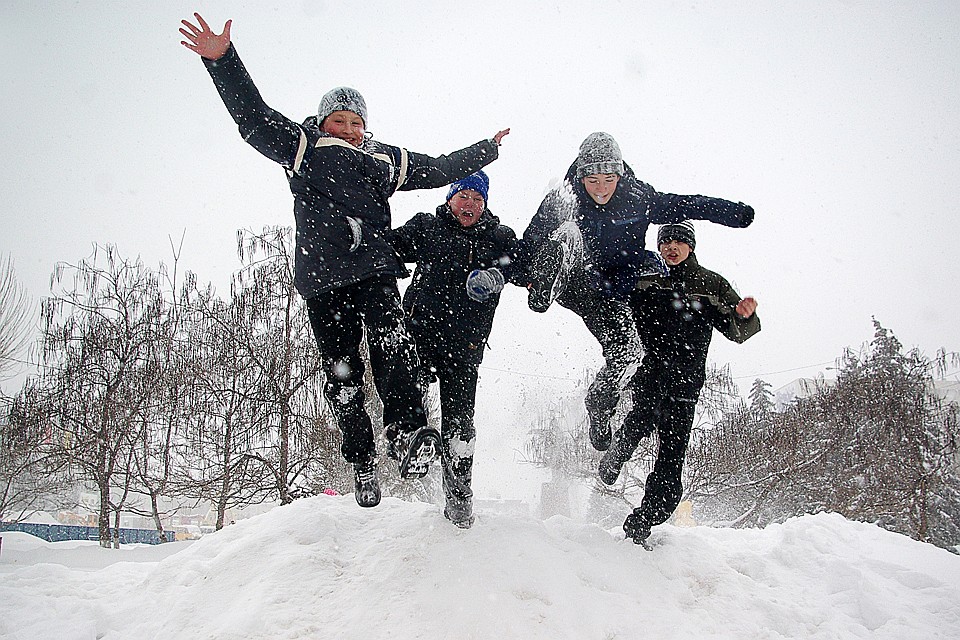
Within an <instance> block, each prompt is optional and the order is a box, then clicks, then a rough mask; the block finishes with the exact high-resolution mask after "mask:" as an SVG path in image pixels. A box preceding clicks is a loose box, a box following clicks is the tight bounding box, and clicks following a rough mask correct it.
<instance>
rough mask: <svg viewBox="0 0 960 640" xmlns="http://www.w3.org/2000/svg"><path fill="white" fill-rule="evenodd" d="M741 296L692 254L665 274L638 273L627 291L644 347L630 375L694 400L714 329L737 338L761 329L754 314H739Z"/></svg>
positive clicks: (704, 374) (745, 336) (746, 336)
mask: <svg viewBox="0 0 960 640" xmlns="http://www.w3.org/2000/svg"><path fill="white" fill-rule="evenodd" d="M740 299H741V298H740V296H739V295H738V294H737V292H736V291H734V289H733V287H731V286H730V283H729V282H727V280H726V279H725V278H724V277H723V276H721V275H720V274H718V273H715V272H713V271H710V270H709V269H705V268H703V267H701V266H700V264H699V263H698V262H697V257H696V255H695V254H693V253H691V254H690V256H689V257H688V258H687V259H686V260H684V261H683V262H681V263H680V264H678V265H676V266H674V267H670V275H669V276H644V277H642V278H640V280H639V282H637V287H636V290H634V292H633V293H632V294H631V295H630V307H631V309H632V311H633V315H634V318H635V319H636V322H637V332H638V333H639V334H640V342H641V343H642V344H643V347H644V356H643V361H642V362H641V365H640V370H639V371H638V372H637V376H636V377H635V378H634V380H635V381H637V380H640V381H642V382H641V385H646V386H656V387H658V388H659V389H660V390H661V391H665V392H666V395H669V396H672V397H674V398H677V399H685V400H689V401H696V400H697V398H698V397H699V393H700V389H701V388H702V387H703V383H704V379H705V376H706V367H707V350H708V349H709V348H710V339H711V337H712V336H713V330H714V329H716V330H717V331H719V332H720V333H722V334H723V335H724V336H725V337H726V338H728V339H729V340H732V341H734V342H738V343H740V342H744V341H745V340H747V339H748V338H750V337H751V336H753V335H754V334H756V333H757V332H758V331H760V319H759V318H758V317H757V314H756V313H754V314H753V315H752V316H750V317H749V318H746V319H744V318H741V317H740V316H739V315H737V313H736V311H735V308H736V306H737V303H739V302H740Z"/></svg>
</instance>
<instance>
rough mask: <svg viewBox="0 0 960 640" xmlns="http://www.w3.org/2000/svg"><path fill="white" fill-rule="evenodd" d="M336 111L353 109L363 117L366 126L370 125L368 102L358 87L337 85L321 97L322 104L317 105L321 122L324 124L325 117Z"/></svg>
mask: <svg viewBox="0 0 960 640" xmlns="http://www.w3.org/2000/svg"><path fill="white" fill-rule="evenodd" d="M334 111H352V112H354V113H355V114H357V115H358V116H360V117H361V118H363V126H364V127H367V126H368V120H367V103H366V102H364V100H363V96H362V95H360V92H359V91H357V90H356V89H351V88H350V87H337V88H335V89H331V90H330V91H327V92H326V93H325V94H324V96H323V98H321V99H320V106H319V107H317V117H318V118H319V122H320V123H321V124H323V119H324V118H326V117H327V116H328V115H330V114H331V113H333V112H334Z"/></svg>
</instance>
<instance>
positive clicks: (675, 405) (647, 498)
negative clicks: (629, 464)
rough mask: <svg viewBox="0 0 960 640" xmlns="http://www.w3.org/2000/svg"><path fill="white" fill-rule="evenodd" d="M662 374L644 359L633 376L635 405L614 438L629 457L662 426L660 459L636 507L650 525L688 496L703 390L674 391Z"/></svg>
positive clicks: (620, 454) (618, 452)
mask: <svg viewBox="0 0 960 640" xmlns="http://www.w3.org/2000/svg"><path fill="white" fill-rule="evenodd" d="M662 375H663V371H662V370H661V369H660V368H659V367H658V366H655V365H654V366H649V365H647V366H645V365H641V367H640V369H639V370H638V371H637V373H636V375H635V376H634V377H633V379H632V381H631V387H633V408H632V409H631V410H630V412H629V413H628V414H627V416H626V418H625V419H624V421H623V426H622V427H621V428H620V429H619V430H618V431H617V432H616V434H614V437H613V442H612V444H611V448H613V449H614V450H615V451H616V455H617V457H618V458H619V459H620V460H621V461H623V462H626V461H628V460H629V459H630V458H631V457H633V453H634V452H635V451H636V450H637V446H639V444H640V440H642V439H643V438H645V437H647V436H649V435H651V434H652V433H653V432H654V431H656V432H657V436H658V439H659V441H660V447H659V449H658V450H657V459H656V462H654V465H653V471H651V472H650V474H649V475H648V476H647V481H646V484H645V486H644V492H643V500H642V501H641V503H640V506H639V507H637V508H636V509H634V510H633V512H634V513H635V514H636V515H638V516H640V517H641V518H642V519H643V521H644V522H645V523H646V525H647V526H648V527H654V526H656V525H658V524H663V523H664V522H666V521H667V520H668V519H669V518H670V516H671V515H673V512H674V511H675V510H676V508H677V505H679V504H680V499H681V498H682V497H683V462H684V458H685V457H686V455H687V445H688V444H689V442H690V431H691V429H692V428H693V420H694V414H695V411H696V407H697V398H698V396H699V392H697V393H690V392H689V391H690V390H689V389H687V390H684V391H685V392H684V393H682V394H671V391H670V385H669V384H665V383H664V382H665V381H664V380H662V379H660V377H661V376H662ZM680 395H682V396H687V397H679V396H680ZM691 396H692V397H691Z"/></svg>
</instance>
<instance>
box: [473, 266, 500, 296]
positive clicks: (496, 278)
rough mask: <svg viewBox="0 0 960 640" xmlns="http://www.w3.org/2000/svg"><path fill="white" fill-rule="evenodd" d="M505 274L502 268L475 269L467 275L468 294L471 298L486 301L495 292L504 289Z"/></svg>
mask: <svg viewBox="0 0 960 640" xmlns="http://www.w3.org/2000/svg"><path fill="white" fill-rule="evenodd" d="M503 283H504V280H503V274H502V273H500V269H497V268H496V267H492V268H490V269H474V270H473V271H471V272H470V275H468V276H467V295H468V296H469V297H470V299H471V300H476V301H477V302H485V301H486V300H487V298H489V297H490V296H491V295H493V294H495V293H500V292H501V291H503Z"/></svg>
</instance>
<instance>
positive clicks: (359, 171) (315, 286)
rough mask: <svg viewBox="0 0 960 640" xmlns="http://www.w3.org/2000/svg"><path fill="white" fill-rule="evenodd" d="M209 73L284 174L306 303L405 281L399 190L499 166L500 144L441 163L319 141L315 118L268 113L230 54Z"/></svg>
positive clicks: (390, 149) (379, 147)
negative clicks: (395, 234)
mask: <svg viewBox="0 0 960 640" xmlns="http://www.w3.org/2000/svg"><path fill="white" fill-rule="evenodd" d="M204 64H205V65H206V67H207V70H208V72H209V73H210V76H211V77H212V78H213V81H214V84H215V85H216V87H217V91H219V92H220V97H221V99H222V100H223V102H224V104H225V105H226V107H227V110H228V111H229V112H230V115H231V116H232V117H233V119H234V121H235V122H236V123H237V125H238V126H239V128H240V135H242V136H243V139H244V140H246V141H247V142H248V143H249V144H250V145H251V146H253V147H254V148H255V149H256V150H257V151H259V152H260V153H262V154H263V155H265V156H266V157H268V158H270V159H271V160H273V161H274V162H277V163H279V164H280V165H282V166H283V167H284V168H285V169H286V170H287V177H288V180H289V182H290V191H291V192H292V193H293V196H294V216H295V218H296V222H297V249H296V256H295V261H294V262H295V276H294V278H295V283H296V286H297V290H298V291H299V292H300V294H301V295H303V297H305V298H312V297H315V296H317V295H318V294H320V293H323V292H324V291H327V290H330V289H335V288H338V287H342V286H346V285H349V284H353V283H356V282H360V281H361V280H365V279H367V278H370V277H372V276H374V275H378V274H388V275H392V276H396V277H402V276H405V275H407V271H406V269H405V268H404V266H403V265H402V264H400V263H399V262H398V261H397V257H396V254H395V253H394V251H393V249H392V248H391V247H390V245H389V244H388V243H387V242H386V241H385V240H384V238H383V233H384V232H386V231H387V230H388V229H389V228H390V204H389V203H388V201H387V199H388V198H389V197H390V196H391V195H393V193H394V192H395V191H397V190H398V189H399V190H402V191H407V190H412V189H431V188H435V187H442V186H444V185H447V184H450V183H451V182H454V181H456V180H459V179H460V178H463V177H465V176H468V175H470V174H471V173H474V172H475V171H477V170H478V169H480V168H482V167H484V166H486V165H487V164H489V163H490V162H492V161H494V160H495V159H496V158H497V153H498V152H497V144H496V143H495V142H494V141H493V140H483V141H481V142H478V143H476V144H474V145H471V146H470V147H466V148H464V149H461V150H459V151H455V152H453V153H451V154H450V155H448V156H441V157H439V158H432V157H430V156H426V155H423V154H419V153H413V152H409V151H407V150H406V149H401V148H399V147H395V146H392V145H387V144H383V143H380V142H375V141H373V140H367V141H366V142H365V143H364V146H363V148H362V149H358V148H356V147H354V146H353V145H351V144H349V143H347V142H345V141H343V140H340V139H339V138H335V137H332V136H329V135H326V134H324V133H322V132H321V131H320V129H319V123H318V122H317V118H316V117H315V116H314V117H310V118H307V119H306V121H304V123H303V124H302V125H301V124H297V123H296V122H294V121H292V120H290V119H289V118H287V117H286V116H284V115H283V114H281V113H279V112H277V111H275V110H273V109H271V108H270V107H268V106H267V105H266V103H265V102H264V101H263V99H262V98H261V97H260V93H259V91H257V88H256V86H255V85H254V84H253V80H251V78H250V76H249V74H248V73H247V71H246V69H245V68H244V66H243V63H242V62H241V61H240V58H239V56H238V55H237V52H236V49H234V47H233V45H231V46H230V49H229V50H228V51H227V53H226V54H225V55H224V56H223V57H221V58H220V59H218V60H206V59H204Z"/></svg>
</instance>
